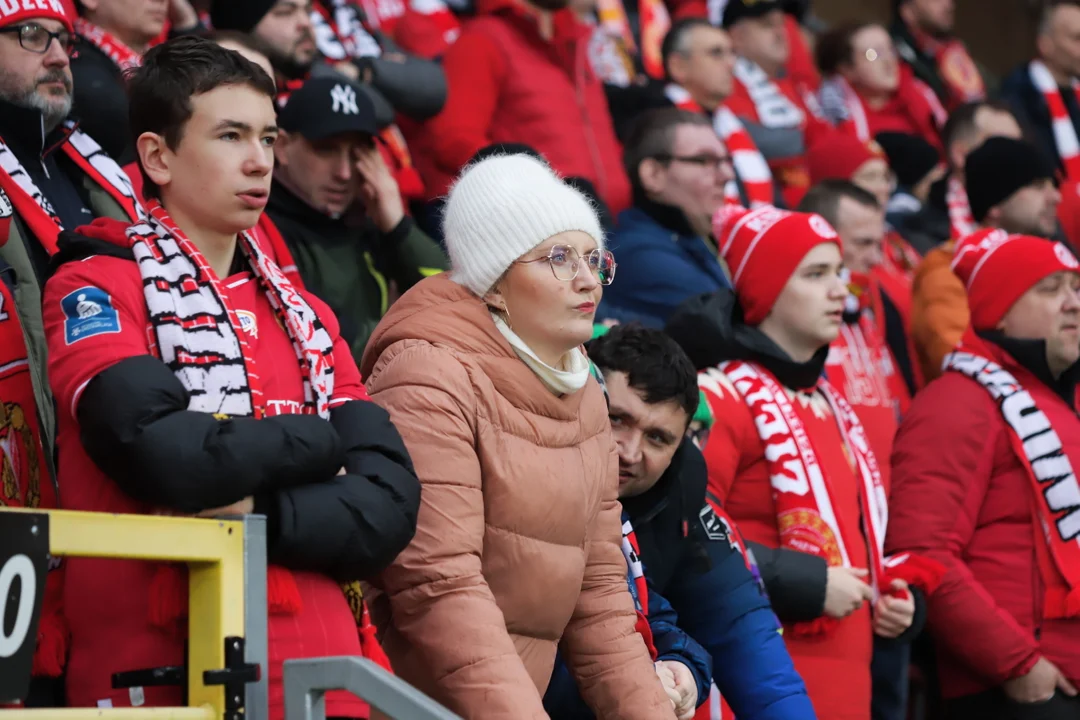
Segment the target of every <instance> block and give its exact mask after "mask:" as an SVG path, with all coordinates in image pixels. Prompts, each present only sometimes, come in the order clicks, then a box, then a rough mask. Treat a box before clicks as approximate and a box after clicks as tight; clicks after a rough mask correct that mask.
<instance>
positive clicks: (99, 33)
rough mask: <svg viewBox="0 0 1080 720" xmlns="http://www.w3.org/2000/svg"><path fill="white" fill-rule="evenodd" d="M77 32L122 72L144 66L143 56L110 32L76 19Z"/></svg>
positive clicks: (81, 19)
mask: <svg viewBox="0 0 1080 720" xmlns="http://www.w3.org/2000/svg"><path fill="white" fill-rule="evenodd" d="M74 24H75V32H76V33H77V34H78V35H79V37H81V38H82V39H83V40H85V41H86V42H88V43H90V44H91V45H93V46H94V47H96V48H97V49H98V50H100V51H101V52H103V53H105V55H106V56H107V57H108V58H109V59H110V60H112V61H113V62H114V63H116V66H117V67H118V68H120V71H121V72H123V71H125V70H130V69H131V68H137V67H139V66H140V65H142V56H141V55H140V54H139V53H137V52H135V51H134V50H132V49H131V48H129V47H128V46H127V45H125V44H124V43H123V42H121V41H120V40H119V39H117V38H116V36H115V35H113V34H112V33H110V32H109V31H108V30H106V29H104V28H101V27H98V26H97V25H95V24H94V23H92V22H90V21H88V20H86V19H84V18H81V17H80V18H75V23H74Z"/></svg>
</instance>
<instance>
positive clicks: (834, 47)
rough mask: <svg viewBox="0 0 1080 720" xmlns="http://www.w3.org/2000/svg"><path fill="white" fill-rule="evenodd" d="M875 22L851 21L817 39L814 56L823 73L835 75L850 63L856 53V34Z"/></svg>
mask: <svg viewBox="0 0 1080 720" xmlns="http://www.w3.org/2000/svg"><path fill="white" fill-rule="evenodd" d="M875 25H877V23H873V22H849V23H844V24H843V25H838V26H836V27H835V28H832V29H831V30H829V31H828V32H826V33H825V34H824V35H822V36H821V37H820V38H818V41H817V47H816V48H815V50H814V56H815V59H816V61H817V66H818V69H819V70H820V71H821V74H822V75H834V74H836V73H837V72H839V71H840V68H841V67H843V66H845V65H850V64H851V61H852V58H853V56H854V53H855V47H854V44H853V43H854V39H855V36H856V35H858V34H859V33H860V32H862V31H863V30H865V29H866V28H868V27H873V26H875Z"/></svg>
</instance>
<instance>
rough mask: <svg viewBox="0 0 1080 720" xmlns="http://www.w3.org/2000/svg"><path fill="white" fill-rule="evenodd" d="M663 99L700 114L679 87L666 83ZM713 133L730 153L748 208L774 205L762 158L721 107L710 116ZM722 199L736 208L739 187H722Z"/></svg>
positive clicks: (732, 184)
mask: <svg viewBox="0 0 1080 720" xmlns="http://www.w3.org/2000/svg"><path fill="white" fill-rule="evenodd" d="M664 94H665V95H666V96H667V99H668V100H670V101H671V102H672V103H674V104H675V107H677V108H679V109H680V110H686V111H688V112H693V113H703V112H705V110H704V109H703V108H702V107H701V106H700V105H698V104H697V102H695V101H694V99H693V98H692V97H690V93H689V92H688V91H687V90H686V89H685V88H683V87H681V86H679V85H675V84H674V83H669V84H668V86H667V87H666V88H664ZM712 121H713V130H714V131H715V132H716V134H717V135H719V136H720V139H721V140H723V141H724V144H725V145H726V146H727V149H728V152H729V153H730V154H731V162H732V164H733V165H734V166H735V174H736V175H737V176H738V178H739V180H740V181H742V184H743V188H745V189H746V198H747V202H748V205H749V207H750V209H754V208H757V207H760V206H762V205H774V204H775V201H776V198H775V195H774V189H773V177H772V172H771V171H770V170H769V164H768V163H767V162H766V161H765V157H764V156H763V155H762V154H761V151H760V150H758V148H757V145H755V144H754V140H753V138H751V137H750V133H748V132H747V131H746V128H745V127H743V124H742V123H741V122H739V119H738V118H737V117H735V113H733V112H731V111H730V110H728V109H727V108H726V107H724V106H723V105H721V106H720V107H718V108H716V112H714V113H713V118H712ZM724 196H725V198H726V199H727V202H728V204H731V205H739V204H741V203H742V199H741V198H740V196H739V185H738V183H736V182H735V181H734V180H732V181H731V182H729V183H728V184H727V186H725V187H724Z"/></svg>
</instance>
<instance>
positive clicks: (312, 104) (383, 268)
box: [260, 78, 449, 361]
mask: <svg viewBox="0 0 1080 720" xmlns="http://www.w3.org/2000/svg"><path fill="white" fill-rule="evenodd" d="M278 125H279V127H280V128H281V130H282V132H281V135H280V136H279V138H278V141H277V144H276V145H275V148H274V155H275V157H276V159H277V169H276V170H275V172H274V184H273V187H272V189H271V192H270V203H269V205H268V206H267V209H266V213H265V214H264V215H263V219H262V220H261V222H260V228H262V230H263V231H264V232H266V234H267V235H269V236H270V237H271V240H272V242H274V244H275V249H276V251H277V255H278V260H279V264H280V265H281V266H282V267H283V268H284V269H285V271H286V273H287V274H289V275H290V279H292V280H293V281H294V282H296V281H297V277H296V275H297V274H298V275H299V279H301V280H302V281H303V284H304V285H306V286H307V287H308V289H310V290H311V292H313V293H314V294H315V295H317V296H318V297H319V298H320V299H322V300H323V301H324V302H326V303H327V304H328V305H329V306H330V308H331V309H332V310H333V311H334V314H335V315H336V316H337V317H338V318H339V319H340V321H341V333H342V337H344V338H345V339H346V341H347V342H348V343H349V345H350V347H351V348H352V351H353V355H354V356H355V357H356V359H357V361H359V359H360V356H361V354H362V353H363V351H364V345H365V344H366V343H367V338H368V336H369V335H370V334H371V331H372V330H373V329H374V328H375V325H376V324H378V322H379V319H380V318H381V317H382V316H383V313H385V312H386V309H387V307H388V305H389V302H390V299H391V298H390V291H391V288H390V287H389V282H390V281H392V282H393V283H394V285H395V286H396V290H397V291H399V292H404V291H405V290H407V289H409V288H410V287H412V285H414V284H415V283H417V282H418V281H420V280H421V279H422V278H424V277H426V276H428V275H432V274H434V273H437V272H440V271H441V270H444V269H446V268H447V267H449V265H448V262H447V259H446V256H445V254H443V252H442V250H440V249H439V246H438V245H437V244H436V243H435V242H434V241H432V240H431V239H430V238H429V237H428V236H427V235H425V234H424V233H423V232H421V231H420V230H419V229H418V228H417V227H416V226H415V225H414V223H413V220H412V218H410V217H408V216H406V215H405V209H404V206H403V204H402V200H401V194H400V192H399V191H398V185H397V183H396V182H395V181H394V177H393V175H392V174H391V173H390V170H389V169H388V168H387V166H386V164H385V163H384V162H383V159H382V156H381V155H380V153H379V150H378V148H377V147H376V141H375V135H376V133H377V128H376V123H375V110H374V108H373V107H372V105H371V101H370V100H368V98H367V97H366V96H365V95H364V94H363V92H362V91H361V89H360V87H359V86H357V85H356V84H355V83H352V82H349V81H347V80H344V79H334V78H312V79H310V80H308V81H307V82H306V83H304V85H303V87H301V88H300V89H299V90H297V91H296V92H294V93H293V96H292V98H291V100H290V102H289V104H288V105H286V106H285V108H284V109H283V110H282V111H281V113H280V116H279V118H278ZM357 201H359V202H357ZM282 240H283V241H284V242H281V241H282ZM283 249H284V251H285V252H283V251H282V250H283ZM286 253H287V254H288V255H291V257H292V258H294V259H295V264H294V263H292V262H289V261H288V259H287V258H283V255H285V254H286Z"/></svg>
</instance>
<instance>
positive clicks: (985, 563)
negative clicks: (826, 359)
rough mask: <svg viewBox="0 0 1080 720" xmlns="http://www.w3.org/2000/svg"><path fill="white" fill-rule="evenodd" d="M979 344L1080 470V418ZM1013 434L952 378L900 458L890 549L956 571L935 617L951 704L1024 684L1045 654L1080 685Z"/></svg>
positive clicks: (937, 596) (932, 602) (914, 426)
mask: <svg viewBox="0 0 1080 720" xmlns="http://www.w3.org/2000/svg"><path fill="white" fill-rule="evenodd" d="M968 338H969V339H970V338H971V336H970V335H969V336H968ZM967 342H968V340H965V344H967ZM975 343H977V348H978V349H977V350H975V351H976V352H979V353H980V354H983V355H984V356H986V357H989V358H990V359H992V360H993V361H994V362H996V363H998V364H1000V365H1001V366H1002V367H1004V368H1005V369H1006V370H1008V371H1009V372H1011V373H1012V374H1013V375H1014V376H1016V378H1017V379H1018V380H1019V382H1020V384H1021V385H1023V387H1024V389H1025V390H1027V391H1028V392H1029V393H1030V394H1031V396H1032V397H1033V398H1034V400H1035V403H1036V404H1037V405H1038V407H1039V408H1040V409H1041V410H1042V411H1043V412H1044V413H1045V414H1046V416H1047V418H1049V420H1050V423H1051V425H1052V427H1053V429H1054V430H1055V431H1056V432H1057V434H1058V436H1059V437H1060V438H1061V441H1062V444H1063V445H1064V447H1065V452H1066V453H1067V454H1068V456H1069V458H1070V460H1071V461H1072V465H1073V467H1074V468H1075V467H1080V418H1078V417H1077V415H1076V413H1075V411H1074V409H1073V407H1070V405H1067V404H1066V403H1065V401H1064V400H1062V399H1061V398H1060V397H1059V396H1058V395H1057V394H1055V393H1054V391H1053V390H1051V389H1050V387H1049V386H1048V385H1046V384H1045V383H1043V382H1041V381H1039V380H1038V379H1036V376H1035V375H1034V374H1033V373H1032V372H1029V371H1028V370H1027V369H1025V368H1024V367H1023V366H1022V365H1020V363H1019V362H1017V360H1015V359H1013V357H1011V356H1010V355H1008V354H1007V353H1006V352H1005V351H1004V350H1002V349H1001V348H1000V347H998V346H997V345H993V344H991V343H989V342H983V341H981V340H977V339H976V340H975ZM1031 364H1032V366H1033V367H1034V363H1031ZM1008 433H1009V429H1008V426H1007V425H1006V423H1005V420H1004V418H1003V417H1002V415H1001V411H1000V410H999V408H998V405H997V403H996V402H995V401H994V400H993V399H992V398H991V396H990V393H989V392H988V391H987V390H986V389H985V388H983V387H982V386H980V385H979V384H978V383H977V382H976V381H974V380H972V379H970V378H968V377H966V376H964V375H961V374H960V373H958V372H945V373H944V374H943V375H942V377H941V378H939V379H937V380H935V381H934V382H932V383H931V384H930V385H929V386H927V388H926V389H925V390H924V391H923V392H920V393H919V394H918V395H917V396H916V397H915V400H914V402H912V404H911V409H910V410H909V411H908V413H907V416H906V417H905V418H904V421H903V423H902V424H901V426H900V431H899V433H898V434H897V437H896V444H895V448H894V450H893V456H892V495H891V496H890V498H889V510H890V517H889V531H888V537H887V539H886V545H885V549H886V552H888V553H897V552H902V551H911V552H917V553H920V554H922V555H925V556H927V557H930V558H933V559H935V560H938V561H939V562H941V563H944V565H945V566H946V568H947V571H946V574H945V577H944V579H943V580H942V583H941V585H940V586H939V587H938V589H937V591H936V592H935V593H934V594H933V595H931V596H930V598H929V618H928V620H929V624H930V628H931V631H932V633H933V635H934V638H935V640H936V642H937V644H938V663H939V673H940V680H941V689H942V694H943V695H944V696H945V697H947V698H954V697H960V696H964V695H971V694H974V693H977V692H980V691H983V690H986V689H989V688H992V687H994V686H997V685H1000V684H1001V683H1003V682H1004V681H1005V680H1008V679H1010V678H1014V677H1018V676H1020V675H1023V674H1024V673H1026V672H1027V671H1028V670H1030V669H1031V667H1032V666H1033V665H1034V664H1035V662H1036V660H1038V658H1039V656H1040V655H1045V656H1046V657H1047V659H1049V660H1050V661H1051V662H1053V663H1054V664H1055V665H1057V666H1058V668H1060V669H1061V671H1062V672H1063V673H1064V674H1065V676H1066V677H1068V678H1069V679H1070V680H1072V681H1073V682H1074V683H1075V682H1077V681H1080V653H1077V652H1076V648H1077V647H1080V618H1077V619H1068V620H1045V619H1044V618H1043V610H1042V608H1043V596H1044V593H1045V590H1046V585H1045V583H1044V581H1043V579H1042V577H1041V575H1040V573H1039V566H1038V562H1037V560H1036V554H1035V553H1036V546H1035V543H1036V542H1041V540H1039V539H1038V530H1037V528H1036V527H1035V524H1034V522H1033V518H1032V510H1031V507H1032V487H1031V481H1030V480H1029V479H1028V476H1027V474H1026V470H1025V468H1024V466H1023V465H1022V464H1021V461H1020V460H1019V458H1017V456H1016V453H1015V452H1014V450H1013V448H1012V446H1011V444H1010V441H1009V434H1008Z"/></svg>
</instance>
